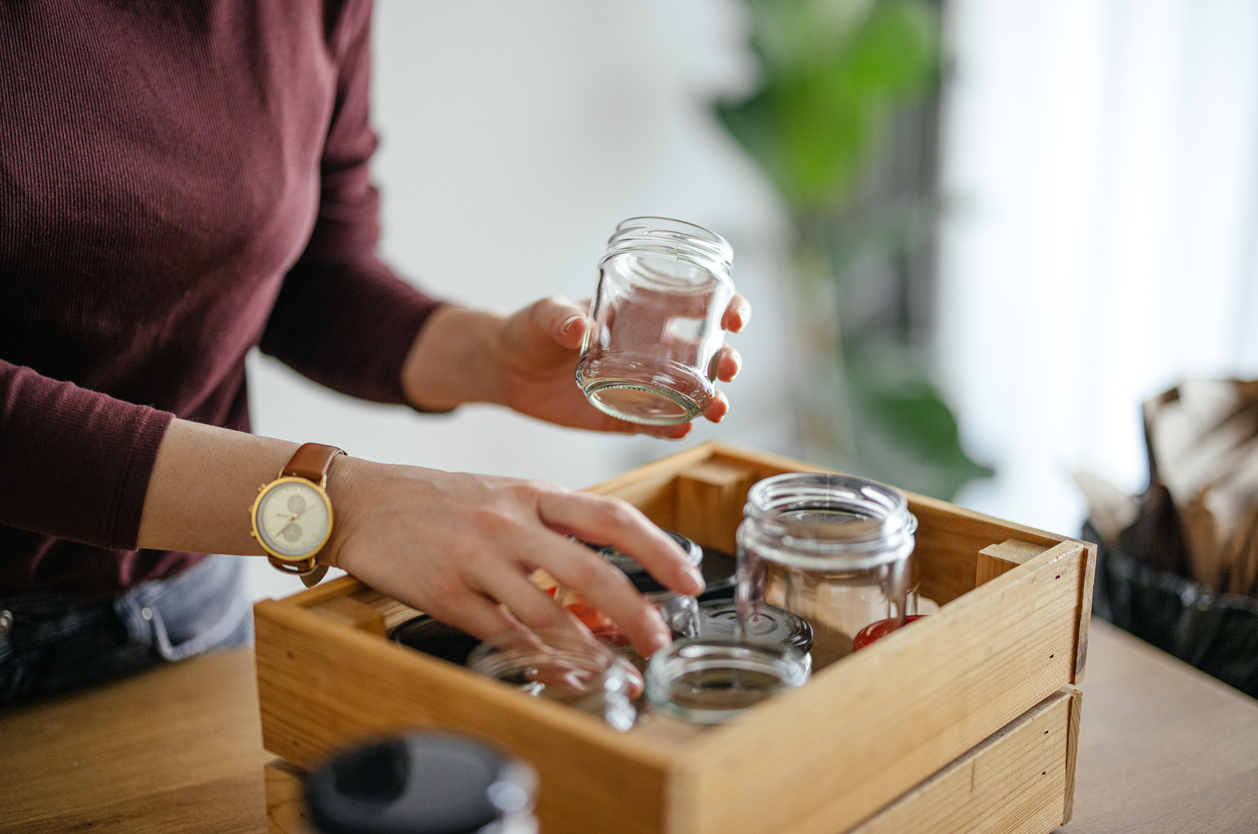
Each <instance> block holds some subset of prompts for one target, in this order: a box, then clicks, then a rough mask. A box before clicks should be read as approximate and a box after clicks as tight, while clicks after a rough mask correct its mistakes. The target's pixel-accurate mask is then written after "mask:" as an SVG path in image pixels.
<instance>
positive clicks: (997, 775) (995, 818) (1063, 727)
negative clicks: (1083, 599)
mask: <svg viewBox="0 0 1258 834" xmlns="http://www.w3.org/2000/svg"><path fill="white" fill-rule="evenodd" d="M1071 697H1072V696H1071V693H1070V692H1069V691H1060V692H1056V693H1054V694H1052V695H1050V696H1048V697H1047V698H1045V699H1044V700H1043V701H1041V702H1040V703H1039V704H1037V705H1036V706H1034V707H1032V708H1031V709H1029V710H1027V712H1025V713H1023V714H1022V715H1021V716H1019V717H1018V718H1016V719H1014V720H1013V721H1012V722H1010V723H1009V724H1007V725H1006V726H1004V727H1002V728H1001V729H1000V730H997V731H996V732H995V733H994V734H992V735H991V736H990V737H989V738H988V739H987V740H986V741H984V742H982V743H981V744H979V745H978V746H977V747H975V748H974V749H973V750H970V751H969V752H968V753H966V754H965V755H963V756H961V757H960V758H959V759H957V760H956V761H954V762H953V763H952V764H950V765H948V766H947V767H945V768H944V769H943V770H941V771H939V772H938V773H936V774H935V775H934V776H932V777H930V778H929V779H927V780H926V781H925V782H923V783H922V784H920V785H918V786H917V787H916V788H914V789H913V790H911V791H909V793H907V794H905V795H904V796H902V797H901V798H900V799H898V800H896V801H895V802H894V803H892V804H891V805H890V806H888V807H887V808H884V809H883V810H881V811H880V812H878V814H877V815H876V816H874V817H873V818H872V819H870V820H869V821H867V822H865V823H863V824H861V825H859V826H857V827H856V828H855V829H853V830H852V832H851V834H1045V832H1048V831H1052V830H1053V828H1054V827H1055V826H1056V825H1057V823H1058V822H1059V821H1060V820H1061V797H1062V792H1063V790H1064V789H1065V783H1066V781H1067V779H1068V774H1067V759H1068V754H1067V744H1068V738H1069V734H1070V726H1069V725H1070V712H1071V709H1070V703H1071Z"/></svg>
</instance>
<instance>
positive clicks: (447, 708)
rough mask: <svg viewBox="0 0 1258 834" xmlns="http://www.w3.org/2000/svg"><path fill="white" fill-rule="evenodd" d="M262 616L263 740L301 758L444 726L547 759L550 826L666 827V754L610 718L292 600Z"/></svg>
mask: <svg viewBox="0 0 1258 834" xmlns="http://www.w3.org/2000/svg"><path fill="white" fill-rule="evenodd" d="M255 621H256V631H257V648H256V658H257V667H258V701H259V705H260V708H261V715H262V736H263V744H264V746H265V747H266V749H268V750H270V751H271V752H273V753H275V754H277V755H279V756H282V757H284V758H285V759H287V760H289V761H290V762H292V763H293V764H295V765H297V766H299V767H305V768H308V767H311V766H313V765H314V764H316V763H318V762H319V761H320V760H322V759H324V758H325V757H326V756H327V755H329V754H331V753H333V752H335V751H338V750H343V749H346V748H347V747H348V746H351V745H353V744H355V743H361V742H364V741H367V740H369V739H371V738H374V737H379V736H381V735H385V734H389V733H394V732H397V731H399V730H403V729H423V728H428V729H435V728H441V729H444V730H448V731H452V732H458V733H465V734H467V735H470V736H472V737H476V738H479V739H482V740H485V741H487V742H489V743H491V744H495V745H498V746H500V747H502V748H504V749H506V750H508V751H510V752H512V753H514V754H515V755H517V756H519V757H520V758H522V759H524V760H526V761H528V762H529V763H530V764H532V765H533V766H534V767H535V768H537V771H538V773H539V775H540V777H541V793H540V795H539V800H538V816H539V819H541V820H542V822H543V825H544V826H545V830H546V831H547V832H556V834H560V833H561V832H572V834H577V832H581V834H584V832H587V831H594V830H599V831H607V832H617V833H618V834H619V832H624V834H631V833H632V834H655V832H659V831H660V830H661V829H662V826H663V818H664V817H663V815H664V813H665V808H664V801H665V793H666V790H665V784H666V780H667V768H668V760H667V758H666V757H664V756H662V755H656V754H654V753H653V752H652V751H651V750H650V749H649V748H646V747H645V746H644V745H642V744H641V743H638V742H635V741H634V740H633V739H630V738H628V737H625V736H622V735H620V734H618V733H616V732H615V731H613V730H611V729H610V728H609V727H607V726H606V725H604V724H602V723H601V722H598V721H597V720H595V719H593V718H590V717H588V716H585V715H581V714H579V713H576V712H574V711H571V710H569V709H567V708H565V707H561V706H559V705H558V704H552V703H542V702H538V701H535V700H533V699H530V698H528V697H526V696H523V695H522V694H520V693H518V692H513V691H511V690H510V689H508V688H507V687H504V686H502V685H501V684H497V683H494V682H492V681H488V680H485V679H483V678H479V677H477V676H476V675H474V674H472V673H471V672H468V671H467V670H465V669H461V668H458V667H455V666H452V665H451V664H447V663H444V662H442V661H439V660H435V659H431V658H427V657H424V656H423V655H420V654H419V653H417V652H411V651H408V650H406V649H405V648H403V647H400V646H396V645H393V644H391V643H389V642H388V641H386V640H383V639H381V638H379V637H375V636H373V635H369V634H366V633H364V632H361V631H357V630H353V629H349V628H346V627H345V626H343V625H340V624H338V623H336V622H335V621H334V620H330V619H327V618H324V617H321V616H319V615H317V614H313V613H311V612H307V611H303V610H301V609H299V608H295V607H293V606H286V605H285V604H284V603H277V602H263V603H259V604H258V606H257V607H256V608H255ZM609 821H610V822H609Z"/></svg>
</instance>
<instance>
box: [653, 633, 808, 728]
mask: <svg viewBox="0 0 1258 834" xmlns="http://www.w3.org/2000/svg"><path fill="white" fill-rule="evenodd" d="M806 680H808V669H807V668H806V667H805V665H804V662H803V658H802V655H800V653H799V652H798V651H796V650H795V649H792V648H789V647H787V646H782V645H772V644H768V643H755V642H747V641H744V640H741V639H739V638H737V637H695V638H691V639H688V640H678V641H676V642H675V643H673V644H672V645H671V646H669V647H668V648H666V649H662V650H661V651H658V652H656V653H655V654H654V655H653V656H652V657H651V662H650V664H649V665H648V666H647V672H646V698H647V702H648V703H649V704H650V705H651V707H652V709H655V710H658V711H659V712H662V713H665V714H667V715H671V716H673V717H674V718H679V719H681V720H682V721H688V722H690V723H694V724H720V723H723V722H726V721H731V720H733V719H736V718H738V717H739V716H740V715H742V714H743V712H745V711H746V710H748V709H750V708H751V707H753V706H755V705H756V704H758V703H760V702H761V701H763V700H765V699H767V698H771V697H773V696H774V695H776V694H777V693H779V692H782V691H783V690H787V689H791V688H793V687H796V686H801V685H802V684H803V683H804V682H805V681H806Z"/></svg>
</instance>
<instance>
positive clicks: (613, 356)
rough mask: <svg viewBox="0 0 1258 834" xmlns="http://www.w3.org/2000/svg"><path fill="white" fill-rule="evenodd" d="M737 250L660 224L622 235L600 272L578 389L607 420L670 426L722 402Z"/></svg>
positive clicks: (630, 224) (638, 220)
mask: <svg viewBox="0 0 1258 834" xmlns="http://www.w3.org/2000/svg"><path fill="white" fill-rule="evenodd" d="M732 266H733V249H731V248H730V245H729V244H728V243H727V242H726V241H725V240H724V239H723V238H721V236H720V235H717V234H714V233H712V232H709V231H708V230H707V229H704V228H702V227H700V226H696V225H694V224H691V223H685V222H682V221H680V220H670V219H668V218H663V217H635V218H632V219H629V220H626V221H624V222H623V223H621V224H620V225H619V226H617V227H616V232H615V234H613V235H612V237H611V240H609V241H608V246H607V254H606V255H604V257H603V260H602V261H601V262H600V263H599V278H598V289H597V291H596V293H595V296H594V301H593V303H592V306H591V309H590V318H591V328H590V330H589V331H587V333H586V335H585V342H584V344H583V346H582V355H581V361H580V363H579V364H578V365H577V372H576V377H577V384H578V385H579V386H580V387H581V390H582V391H584V393H585V396H586V398H587V399H588V400H589V401H590V403H591V404H592V405H593V406H594V407H595V408H597V409H599V410H600V411H602V412H604V413H605V414H609V415H611V416H613V417H617V418H619V419H622V420H627V421H629V422H631V423H638V424H643V425H653V426H670V425H676V424H679V423H687V422H689V421H691V420H693V419H695V418H696V417H698V416H700V415H701V414H703V413H704V412H705V411H707V409H708V407H709V405H711V403H712V401H713V398H714V396H715V392H716V389H715V387H714V385H713V383H714V382H715V381H716V379H717V364H718V361H719V355H720V352H721V347H722V345H723V331H722V323H723V320H724V317H725V315H726V310H727V307H728V306H729V304H730V302H731V301H732V300H733V299H734V297H735V292H734V283H733V281H732V280H731V278H730V271H731V269H732Z"/></svg>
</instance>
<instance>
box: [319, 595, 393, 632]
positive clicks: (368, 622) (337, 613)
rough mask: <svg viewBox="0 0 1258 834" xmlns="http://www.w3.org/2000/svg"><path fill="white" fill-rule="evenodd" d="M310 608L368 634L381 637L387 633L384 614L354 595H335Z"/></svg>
mask: <svg viewBox="0 0 1258 834" xmlns="http://www.w3.org/2000/svg"><path fill="white" fill-rule="evenodd" d="M309 610H311V611H314V612H316V613H318V614H322V615H323V616H325V617H331V618H332V619H334V620H336V621H337V622H340V623H344V624H345V625H347V626H349V627H350V628H356V629H359V630H360V631H365V632H367V633H368V634H378V635H380V636H381V637H383V636H384V634H385V626H384V615H383V614H381V613H380V612H379V611H377V610H376V609H375V608H373V607H372V606H370V605H367V604H366V603H364V602H359V601H358V600H356V599H354V598H353V597H334V598H332V599H330V600H328V601H327V602H322V603H319V604H318V605H314V606H311V607H310V609H309Z"/></svg>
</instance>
